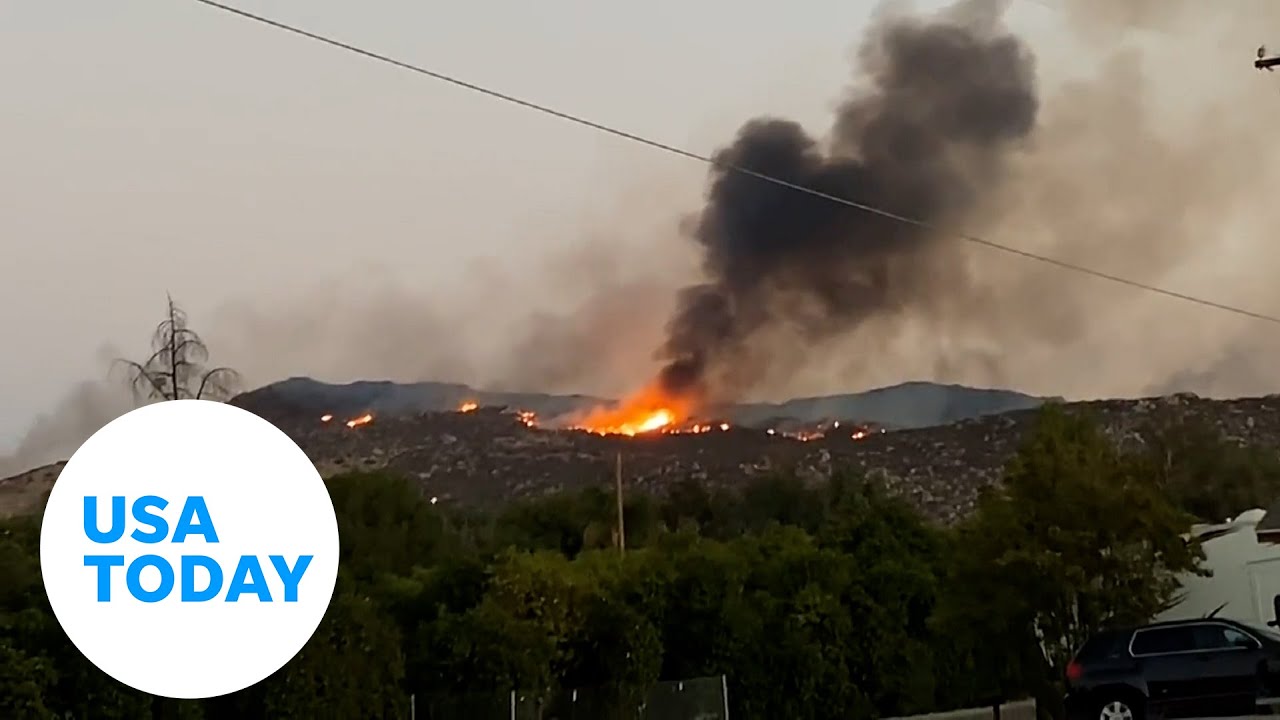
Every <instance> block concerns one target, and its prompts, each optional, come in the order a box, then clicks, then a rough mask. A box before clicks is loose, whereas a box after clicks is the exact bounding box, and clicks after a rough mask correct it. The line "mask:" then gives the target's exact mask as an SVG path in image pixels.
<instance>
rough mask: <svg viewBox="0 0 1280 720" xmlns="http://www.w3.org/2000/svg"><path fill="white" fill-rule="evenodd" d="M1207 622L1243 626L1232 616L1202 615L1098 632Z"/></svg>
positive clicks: (1124, 631)
mask: <svg viewBox="0 0 1280 720" xmlns="http://www.w3.org/2000/svg"><path fill="white" fill-rule="evenodd" d="M1205 623H1222V624H1225V625H1235V626H1243V623H1241V622H1239V621H1237V620H1232V619H1231V618H1220V617H1201V618H1187V619H1184V620H1162V621H1160V622H1153V623H1147V624H1145V625H1129V626H1125V627H1110V628H1106V629H1104V630H1102V631H1101V632H1099V633H1098V634H1100V635H1101V634H1103V633H1132V632H1137V631H1139V630H1158V629H1160V628H1169V627H1183V626H1185V625H1203V624H1205Z"/></svg>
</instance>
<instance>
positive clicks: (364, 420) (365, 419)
mask: <svg viewBox="0 0 1280 720" xmlns="http://www.w3.org/2000/svg"><path fill="white" fill-rule="evenodd" d="M371 422H373V415H371V414H369V413H365V414H364V415H361V416H360V417H358V418H356V419H354V420H348V421H347V427H349V428H354V427H360V426H361V425H365V424H368V423H371Z"/></svg>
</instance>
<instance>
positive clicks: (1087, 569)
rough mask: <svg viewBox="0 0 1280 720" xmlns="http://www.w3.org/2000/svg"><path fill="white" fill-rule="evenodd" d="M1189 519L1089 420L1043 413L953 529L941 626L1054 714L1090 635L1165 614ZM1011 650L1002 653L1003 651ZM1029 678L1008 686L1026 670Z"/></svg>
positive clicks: (1192, 550)
mask: <svg viewBox="0 0 1280 720" xmlns="http://www.w3.org/2000/svg"><path fill="white" fill-rule="evenodd" d="M1190 524H1191V517H1190V516H1189V515H1187V514H1186V513H1184V512H1182V511H1181V510H1180V509H1178V508H1177V507H1175V506H1174V504H1173V503H1171V502H1170V501H1169V499H1168V498H1167V496H1166V495H1165V493H1164V491H1163V486H1162V482H1161V479H1160V476H1159V474H1158V472H1156V470H1155V468H1153V467H1152V465H1151V463H1150V462H1148V461H1146V459H1145V458H1143V457H1135V456H1129V455H1125V454H1122V453H1121V452H1120V451H1119V450H1118V449H1117V448H1116V446H1115V444H1114V443H1113V442H1112V441H1111V440H1110V439H1109V438H1108V437H1107V436H1106V435H1105V434H1104V433H1103V432H1102V431H1101V430H1100V428H1099V427H1098V426H1097V425H1096V424H1095V423H1093V422H1092V421H1091V420H1090V419H1088V418H1086V417H1084V416H1082V415H1079V414H1069V413H1067V412H1066V411H1064V410H1063V409H1061V408H1059V407H1055V406H1050V407H1047V408H1045V409H1043V410H1042V412H1041V414H1040V416H1039V419H1038V422H1037V426H1036V428H1035V430H1034V432H1032V433H1031V435H1030V437H1029V438H1028V439H1027V440H1026V442H1025V443H1024V445H1023V447H1022V449H1021V450H1020V452H1019V453H1018V455H1017V457H1016V458H1015V459H1014V460H1013V462H1012V463H1011V464H1010V465H1009V467H1008V468H1007V470H1006V472H1005V476H1004V483H1003V485H1002V487H1001V488H1000V489H998V490H995V491H993V492H990V493H988V494H987V495H986V496H985V497H984V498H983V500H982V502H981V503H980V505H979V509H978V511H977V513H976V514H975V515H974V516H973V517H972V518H971V519H970V520H969V521H968V522H966V523H964V524H963V525H962V527H961V528H960V529H959V531H958V533H957V536H956V538H955V540H956V547H957V552H956V553H955V554H954V556H953V562H954V570H953V572H952V574H951V577H950V581H949V583H948V587H949V588H950V589H951V597H950V598H949V599H950V600H951V601H952V602H951V603H950V608H949V610H950V612H951V613H952V617H951V618H950V619H951V621H952V622H951V625H950V627H951V628H952V629H953V630H954V631H956V632H964V633H967V635H968V638H969V640H970V641H971V643H972V646H973V647H976V648H978V650H977V653H978V659H979V662H980V665H982V666H984V667H987V668H990V669H991V670H992V671H993V672H994V673H995V675H996V676H997V677H998V678H999V679H1002V680H1004V683H1003V684H1004V687H1002V688H995V689H996V690H997V691H999V690H1004V691H1008V690H1009V687H1010V685H1017V684H1023V685H1025V686H1029V687H1031V688H1032V689H1033V690H1035V691H1036V692H1037V694H1038V696H1039V697H1040V699H1041V700H1042V702H1043V703H1044V706H1045V707H1046V708H1047V709H1049V710H1050V711H1053V710H1055V708H1056V705H1055V703H1056V701H1057V700H1058V699H1059V691H1060V688H1059V687H1058V686H1057V684H1056V683H1057V681H1058V680H1059V679H1060V678H1061V677H1062V673H1063V671H1064V668H1065V666H1066V663H1067V661H1068V660H1069V659H1070V657H1071V655H1072V653H1073V652H1074V651H1075V650H1076V649H1078V648H1079V646H1080V645H1081V644H1082V643H1083V642H1084V640H1085V639H1087V637H1088V636H1089V635H1090V634H1091V633H1093V632H1095V631H1097V630H1098V629H1099V628H1101V627H1104V626H1106V625H1109V624H1114V623H1135V622H1143V621H1146V620H1148V619H1149V618H1150V617H1152V616H1153V615H1155V614H1157V613H1158V612H1160V611H1161V610H1163V609H1165V608H1167V607H1169V606H1170V604H1171V601H1172V599H1173V597H1174V595H1175V593H1176V590H1177V588H1178V587H1179V581H1178V576H1179V575H1180V574H1182V573H1186V572H1190V571H1195V570H1197V569H1198V567H1199V565H1198V563H1199V561H1200V560H1201V559H1202V557H1203V556H1202V554H1201V552H1200V550H1199V548H1198V547H1197V546H1196V545H1194V544H1193V543H1188V542H1187V541H1186V540H1185V539H1184V534H1185V533H1186V532H1187V531H1188V530H1189V528H1190ZM1011 651H1012V652H1011ZM1032 658H1034V659H1035V660H1037V661H1038V662H1035V663H1034V664H1032V665H1031V668H1032V674H1031V675H1029V676H1022V677H1018V675H1019V674H1020V672H1019V670H1018V667H1019V666H1020V665H1021V666H1022V667H1023V668H1025V667H1026V665H1025V664H1024V663H1025V661H1026V660H1029V659H1032Z"/></svg>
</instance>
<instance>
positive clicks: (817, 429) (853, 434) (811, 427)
mask: <svg viewBox="0 0 1280 720" xmlns="http://www.w3.org/2000/svg"><path fill="white" fill-rule="evenodd" d="M659 400H660V396H657V395H653V396H650V399H649V400H643V399H639V398H638V399H633V400H632V401H630V402H625V403H622V404H621V405H619V406H618V407H614V408H598V409H595V410H592V411H590V412H588V413H586V414H585V415H583V416H580V419H579V420H576V421H573V422H568V423H562V422H555V423H553V427H552V428H550V429H559V430H562V431H564V430H567V431H572V432H586V433H590V434H593V435H601V436H625V437H637V436H651V435H655V436H656V435H702V434H706V433H723V432H729V431H730V430H734V429H735V426H734V425H733V424H731V423H729V422H727V421H724V420H709V419H700V418H693V417H691V416H689V415H685V414H682V413H681V412H679V411H678V410H677V409H676V408H678V407H680V406H679V405H676V404H674V403H673V404H671V405H663V404H662V403H661V402H660V401H659ZM480 410H481V406H480V405H479V404H478V403H476V402H472V401H467V402H464V403H462V404H460V405H459V406H458V408H457V410H456V412H458V413H459V414H464V415H465V414H472V413H476V412H478V411H480ZM489 411H493V412H496V413H500V414H501V415H504V416H508V417H514V419H515V420H516V422H518V423H520V424H521V425H523V426H525V427H527V428H541V427H542V425H541V424H540V422H539V418H538V414H537V413H535V412H533V411H532V410H521V409H511V408H506V407H494V408H485V412H486V413H488V412H489ZM373 419H374V416H373V413H365V414H363V415H361V416H359V417H355V418H352V419H350V420H347V421H346V422H344V423H343V424H344V425H345V426H346V427H347V428H351V429H355V428H358V427H362V426H364V425H368V424H369V423H371V422H373ZM333 420H334V415H333V414H332V413H326V414H324V415H322V416H321V417H320V422H321V423H323V424H329V423H331V422H332V421H333ZM745 429H746V430H747V431H748V432H760V431H761V428H760V427H759V426H755V427H748V428H745ZM764 432H765V433H766V434H767V435H770V436H779V437H783V438H787V439H789V440H797V441H800V442H811V441H815V440H822V439H825V438H829V439H838V438H841V437H847V438H848V439H850V440H854V441H857V440H863V439H865V438H868V437H870V436H872V435H874V434H880V433H883V432H885V430H884V428H878V427H875V426H872V425H867V424H856V423H855V424H847V423H842V422H841V421H839V420H829V421H825V422H819V423H807V424H800V423H796V422H789V423H788V422H779V423H778V426H776V427H769V428H767V429H764Z"/></svg>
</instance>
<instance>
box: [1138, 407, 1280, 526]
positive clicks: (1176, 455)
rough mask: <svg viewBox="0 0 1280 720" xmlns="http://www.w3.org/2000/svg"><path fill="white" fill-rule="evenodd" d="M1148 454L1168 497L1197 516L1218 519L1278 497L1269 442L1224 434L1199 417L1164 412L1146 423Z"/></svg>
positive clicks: (1279, 471)
mask: <svg viewBox="0 0 1280 720" xmlns="http://www.w3.org/2000/svg"><path fill="white" fill-rule="evenodd" d="M1144 435H1145V436H1146V437H1147V443H1146V446H1147V454H1148V456H1149V459H1150V461H1151V462H1152V464H1153V465H1154V466H1155V467H1156V468H1157V469H1158V472H1159V473H1160V475H1161V478H1162V479H1163V481H1164V483H1165V485H1166V487H1167V488H1168V492H1169V494H1170V497H1172V498H1173V500H1174V502H1175V503H1177V504H1178V505H1179V506H1180V507H1182V508H1183V509H1185V510H1186V511H1187V512H1189V513H1191V514H1192V515H1194V516H1195V517H1196V518H1197V519H1199V520H1201V521H1204V522H1210V523H1219V522H1223V521H1225V520H1227V519H1229V518H1232V517H1234V516H1236V515H1238V514H1240V513H1241V512H1243V511H1245V510H1250V509H1252V508H1263V509H1270V507H1271V505H1272V504H1273V503H1275V502H1276V501H1278V500H1280V456H1277V454H1276V451H1275V449H1274V448H1261V447H1253V446H1248V445H1243V444H1241V443H1239V442H1236V441H1232V440H1229V439H1227V438H1226V437H1225V436H1224V435H1223V433H1222V431H1221V430H1219V429H1217V428H1215V427H1213V426H1212V425H1209V424H1208V423H1207V422H1205V421H1204V420H1202V419H1199V418H1196V417H1192V416H1188V415H1185V414H1184V415H1172V414H1171V413H1165V414H1162V415H1161V416H1159V417H1157V418H1156V419H1155V420H1154V421H1153V422H1152V423H1151V424H1150V425H1149V426H1148V427H1147V428H1146V429H1145V432H1144Z"/></svg>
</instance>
